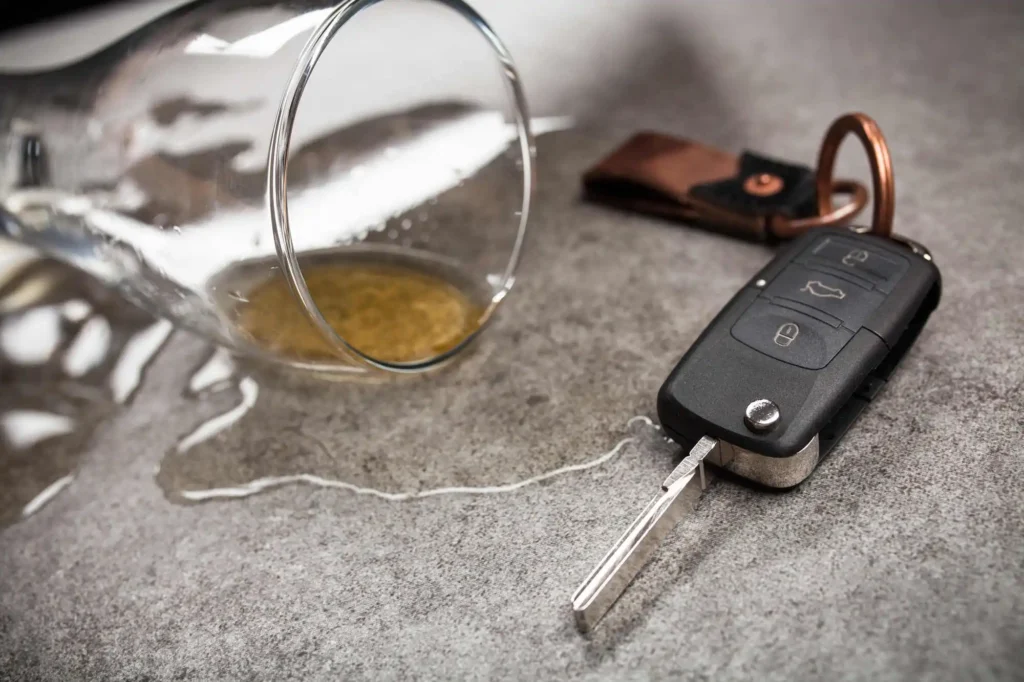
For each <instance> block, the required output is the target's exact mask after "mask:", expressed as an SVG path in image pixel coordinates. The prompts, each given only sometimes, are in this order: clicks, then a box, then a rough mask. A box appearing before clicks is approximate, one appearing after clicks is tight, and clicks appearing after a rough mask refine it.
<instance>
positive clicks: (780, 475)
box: [658, 229, 941, 488]
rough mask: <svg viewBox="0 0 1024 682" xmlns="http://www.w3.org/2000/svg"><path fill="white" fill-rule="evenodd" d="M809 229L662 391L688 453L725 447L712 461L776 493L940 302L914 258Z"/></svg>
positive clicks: (823, 446) (930, 272) (884, 242)
mask: <svg viewBox="0 0 1024 682" xmlns="http://www.w3.org/2000/svg"><path fill="white" fill-rule="evenodd" d="M917 251H918V252H917V253H915V252H914V251H913V250H911V249H909V248H907V247H904V246H902V245H901V244H900V243H898V242H896V241H894V240H891V239H885V238H881V237H876V236H873V235H860V234H856V233H854V232H852V231H850V230H841V229H823V230H814V231H812V232H810V233H808V234H806V235H804V236H803V237H802V238H800V239H799V240H797V241H796V242H795V243H793V244H791V245H790V246H789V247H788V248H786V249H785V250H783V251H781V252H780V253H779V255H778V256H777V257H776V258H775V259H774V260H773V261H772V262H771V263H769V264H768V265H767V266H766V267H765V268H763V269H762V270H761V272H759V273H757V275H755V276H754V277H753V278H752V279H751V280H750V282H749V283H748V284H747V286H745V287H744V288H743V289H741V290H740V291H739V293H737V294H736V295H735V296H734V297H733V299H732V300H731V301H730V302H729V303H728V304H727V305H726V306H725V308H724V309H723V310H722V312H721V313H719V315H718V316H717V317H716V318H715V320H714V321H713V322H712V323H711V324H710V325H709V326H708V328H707V329H706V330H705V331H704V333H703V334H701V336H700V338H698V339H697V341H696V342H695V343H694V344H693V346H692V347H691V348H690V350H689V351H688V352H687V353H686V355H685V356H683V359H682V360H681V361H680V362H679V364H678V365H677V366H676V368H675V369H674V370H673V371H672V373H671V374H670V375H669V377H668V379H667V380H666V381H665V383H664V385H663V386H662V388H661V390H660V391H659V393H658V417H659V418H660V420H661V424H662V427H663V428H664V429H665V431H666V433H667V434H668V435H670V436H671V437H672V438H673V440H675V441H677V442H679V443H680V444H682V445H684V446H689V445H692V444H693V443H696V442H697V441H698V440H700V438H702V437H704V436H711V437H713V438H716V439H718V441H719V447H718V448H717V450H716V451H715V452H714V453H712V455H710V456H709V458H708V461H709V462H711V463H713V464H716V465H718V466H720V467H722V468H724V469H726V470H728V471H730V472H732V473H734V474H736V475H737V476H740V477H742V478H744V479H748V480H750V481H753V482H755V483H759V484H761V485H764V486H768V487H771V488H789V487H792V486H795V485H797V484H798V483H800V482H801V481H803V480H804V479H805V478H807V476H809V475H810V473H811V472H812V471H813V470H814V467H815V465H816V464H817V463H818V461H819V460H820V459H821V458H822V457H823V456H825V455H826V454H827V453H828V452H829V451H830V450H831V449H832V448H833V447H834V446H835V444H836V443H837V442H838V441H839V439H840V438H841V437H842V436H843V434H844V433H845V432H846V430H847V429H848V428H849V427H850V426H851V425H852V424H853V422H854V420H856V418H857V417H858V416H859V415H860V413H861V411H862V410H863V409H864V408H865V407H866V406H867V405H868V404H869V403H870V402H871V400H872V399H873V398H874V397H875V396H876V395H877V394H878V392H879V390H881V388H882V387H884V386H885V382H886V380H887V379H888V378H889V375H890V374H891V373H892V371H893V369H894V368H895V366H896V365H897V364H898V363H899V361H900V359H901V358H902V357H903V355H904V354H905V353H906V352H907V350H908V349H909V348H910V346H911V345H912V344H913V343H914V340H915V339H916V338H917V335H918V333H919V332H920V331H921V329H922V327H923V326H924V324H925V322H926V321H927V319H928V316H929V315H930V314H931V312H932V311H933V310H934V309H935V307H936V305H938V302H939V296H940V292H941V283H940V282H941V280H940V277H939V271H938V268H936V267H935V265H934V263H932V261H931V259H930V257H929V256H927V254H926V252H924V251H923V250H922V249H920V248H918V249H917Z"/></svg>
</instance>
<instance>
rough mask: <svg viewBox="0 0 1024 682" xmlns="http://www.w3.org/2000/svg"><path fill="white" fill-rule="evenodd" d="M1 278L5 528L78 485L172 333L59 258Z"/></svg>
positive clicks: (0, 507)
mask: <svg viewBox="0 0 1024 682" xmlns="http://www.w3.org/2000/svg"><path fill="white" fill-rule="evenodd" d="M0 278H2V279H0V384H2V386H3V390H2V391H0V527H3V526H6V525H9V524H10V523H13V522H14V521H17V520H18V519H20V518H23V517H26V516H29V515H31V514H33V513H35V512H36V511H38V510H39V509H41V508H42V507H43V506H44V505H45V504H47V503H48V502H49V501H50V500H52V499H53V498H55V497H56V496H57V495H58V494H59V493H60V492H62V491H63V490H65V489H66V488H67V487H68V486H69V485H70V484H71V483H72V481H73V480H74V477H75V473H76V471H77V469H78V466H79V464H80V460H81V458H82V456H83V455H84V453H85V452H86V450H87V447H88V444H89V441H90V439H91V437H92V435H93V433H94V431H95V429H96V428H97V426H98V425H100V424H102V423H104V421H106V420H108V419H109V418H111V417H112V416H113V415H114V414H116V413H117V412H118V411H119V410H120V408H121V406H122V405H123V404H125V403H127V402H128V401H129V400H130V399H131V397H132V395H133V394H134V393H135V391H136V390H137V389H138V387H139V384H140V382H141V381H142V377H143V374H144V372H145V369H146V366H147V365H148V364H149V362H150V361H151V360H152V359H153V358H154V357H155V356H156V354H157V353H158V352H159V350H160V348H161V347H162V346H163V345H164V343H165V342H166V341H167V339H168V337H169V336H170V334H171V331H172V327H171V324H170V323H169V322H167V321H165V320H154V319H153V318H152V317H151V316H150V315H148V314H146V313H144V312H142V311H140V310H139V309H137V308H135V307H134V306H131V305H129V304H127V303H125V302H124V301H123V300H121V299H120V298H119V297H118V296H117V295H116V294H114V293H112V292H110V291H109V290H107V289H105V288H104V287H103V286H102V285H100V284H99V283H98V282H96V281H95V280H93V279H92V278H90V277H88V276H87V275H84V274H82V273H80V272H78V271H77V270H75V269H73V268H71V267H69V266H66V265H63V264H61V263H58V262H56V261H52V260H48V259H37V260H32V261H30V262H28V263H25V264H22V265H20V266H17V267H15V268H13V269H11V270H9V271H8V272H5V273H0Z"/></svg>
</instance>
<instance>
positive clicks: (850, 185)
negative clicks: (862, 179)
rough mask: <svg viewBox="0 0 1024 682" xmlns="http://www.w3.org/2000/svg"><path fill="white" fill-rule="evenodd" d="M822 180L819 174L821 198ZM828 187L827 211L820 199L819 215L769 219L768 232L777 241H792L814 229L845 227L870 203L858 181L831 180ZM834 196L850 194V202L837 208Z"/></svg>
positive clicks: (865, 190)
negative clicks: (791, 239) (833, 200)
mask: <svg viewBox="0 0 1024 682" xmlns="http://www.w3.org/2000/svg"><path fill="white" fill-rule="evenodd" d="M820 180H821V174H820V172H819V174H818V185H817V191H818V193H819V194H818V196H819V197H820V196H821V194H820V193H821V183H820ZM828 187H829V188H830V190H831V191H826V192H825V194H826V195H827V197H828V198H827V201H828V204H829V205H828V208H827V209H826V210H825V211H822V210H821V199H820V198H819V199H818V207H819V208H818V213H819V215H816V216H812V217H810V218H797V219H795V220H793V219H787V218H784V217H782V216H773V217H771V218H769V225H768V231H769V232H770V233H771V235H772V236H774V237H776V238H777V239H790V238H792V237H795V236H797V235H799V234H800V233H801V232H804V231H805V230H809V229H811V228H813V227H832V226H833V225H843V224H844V223H846V222H847V221H848V220H850V219H851V218H853V216H855V215H857V214H858V213H860V212H861V210H862V209H863V208H864V207H865V206H866V205H867V203H868V190H867V188H865V187H864V185H862V184H860V183H859V182H857V181H856V180H832V179H831V178H829V184H828ZM833 194H849V195H850V200H849V201H848V202H846V203H845V204H843V205H842V206H839V207H838V208H837V207H835V206H833V205H832V195H833Z"/></svg>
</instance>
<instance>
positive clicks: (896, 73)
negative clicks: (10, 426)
mask: <svg viewBox="0 0 1024 682" xmlns="http://www.w3.org/2000/svg"><path fill="white" fill-rule="evenodd" d="M479 4H480V7H481V10H482V11H483V13H484V14H485V15H488V16H490V17H491V19H492V21H493V23H494V24H495V26H496V29H497V31H498V32H499V33H500V34H502V35H505V36H507V40H508V42H509V44H510V47H511V48H512V51H513V53H514V54H516V56H517V58H518V59H519V61H520V62H521V63H522V64H523V70H524V78H525V82H526V83H527V86H528V89H530V90H529V92H530V93H531V94H532V95H533V100H534V102H535V104H534V113H535V114H572V115H575V116H577V117H578V120H579V122H578V125H577V126H576V127H575V128H574V129H572V130H569V131H566V132H561V133H554V134H551V135H548V136H544V137H542V138H541V139H540V143H539V156H540V190H539V194H538V200H537V204H536V212H535V218H534V220H533V221H532V226H531V227H532V234H531V242H530V245H529V252H528V254H527V259H526V261H525V265H524V267H523V272H522V279H521V281H520V283H519V284H518V285H517V288H516V291H515V292H514V296H513V297H512V298H511V299H510V301H509V303H508V304H507V307H506V308H504V309H503V312H502V315H501V319H500V321H499V323H498V324H497V326H496V328H494V329H493V330H491V331H490V333H489V334H488V335H487V336H486V338H485V339H484V340H483V342H482V343H481V344H480V345H479V347H478V348H477V349H476V350H475V352H474V353H472V354H471V355H470V356H469V357H467V358H466V359H465V360H464V361H462V362H461V363H459V364H458V365H457V366H455V367H453V368H451V369H450V370H449V371H447V372H445V373H443V374H442V375H440V376H437V377H432V378H430V379H428V380H424V381H420V382H412V383H405V384H402V385H401V386H399V387H396V386H395V385H392V384H387V385H382V386H369V387H367V386H327V385H323V384H319V383H307V382H304V381H300V380H297V379H292V378H287V377H284V378H282V377H279V376H262V375H260V376H255V375H254V377H253V381H254V382H255V385H257V386H258V387H259V393H258V397H256V400H255V406H254V407H253V408H252V410H251V411H250V413H249V414H248V415H246V417H245V419H246V421H245V422H243V423H244V424H245V425H246V426H245V428H243V429H236V430H233V431H230V432H228V433H226V434H225V435H223V436H222V437H218V438H216V439H214V440H212V441H210V442H208V443H206V444H204V445H203V446H202V447H199V448H196V449H193V450H189V451H188V452H187V453H185V454H184V455H179V454H177V453H175V452H173V449H174V446H175V443H177V442H178V440H179V439H180V438H181V436H182V435H183V434H186V433H188V432H189V431H190V430H191V429H193V428H194V427H195V425H196V423H197V419H198V415H199V413H200V412H202V411H203V410H214V411H216V409H221V410H224V409H230V408H231V406H233V405H235V404H236V403H238V401H239V400H240V393H239V389H238V388H233V389H229V390H225V391H222V392H220V393H216V394H212V395H210V396H206V397H202V398H199V399H193V398H188V397H185V396H183V393H182V390H183V387H184V382H185V377H186V376H187V375H188V373H189V372H190V371H191V370H192V369H193V368H194V367H196V366H197V365H198V364H199V363H201V362H202V361H203V359H204V356H205V354H206V352H207V350H206V345H205V344H204V343H203V342H202V341H200V340H198V339H196V338H194V337H191V336H189V335H186V334H184V333H176V334H174V335H173V336H172V338H171V341H170V342H169V344H168V345H167V347H166V348H165V349H164V351H163V352H162V353H160V354H159V356H158V357H157V358H156V360H155V362H154V364H153V365H152V366H151V368H150V370H149V372H148V374H147V376H146V378H145V381H144V382H143V383H142V386H141V388H140V390H139V392H138V394H137V395H136V396H135V398H134V401H133V403H132V405H131V407H130V408H129V409H126V410H123V411H122V412H121V413H120V414H118V415H117V416H116V417H115V418H113V419H111V420H109V421H107V422H105V423H104V424H103V425H102V426H101V427H100V428H99V429H98V430H97V431H96V433H94V434H93V436H92V438H91V439H90V441H89V443H88V445H87V447H86V449H85V451H84V453H83V455H82V457H81V460H80V462H79V464H78V468H77V472H76V474H75V479H74V481H73V482H72V484H71V485H69V486H68V487H67V489H66V490H64V491H63V493H62V494H61V495H59V496H57V497H56V498H55V499H53V500H52V501H51V502H50V503H49V504H47V505H46V506H45V507H44V508H42V509H41V510H39V511H38V512H37V513H35V514H33V515H32V516H30V517H28V518H26V519H25V520H24V521H21V522H18V523H14V524H12V525H9V526H8V527H6V528H3V529H2V530H0V678H3V679H18V680H22V679H36V678H40V679H55V680H56V679H60V680H67V679H197V680H199V679H203V680H209V679H273V680H282V679H367V678H369V679H400V678H401V679H406V678H423V679H430V678H433V679H493V678H517V679H531V680H532V679H552V678H555V679H560V678H572V679H580V678H585V679H653V678H674V679H714V680H731V679H763V680H769V679H770V680H803V679H865V680H867V679H871V680H878V679H912V680H923V679H947V680H966V679H978V680H995V679H1000V680H1003V679H1022V678H1024V526H1022V523H1024V493H1022V491H1024V447H1022V437H1024V418H1022V416H1021V415H1022V411H1021V410H1022V405H1024V393H1022V386H1024V304H1022V296H1024V274H1022V273H1024V269H1022V266H1021V260H1022V259H1024V227H1022V224H1021V216H1022V215H1024V192H1022V182H1024V99H1022V97H1024V75H1022V74H1024V72H1022V70H1021V64H1022V63H1024V9H1022V7H1021V5H1020V4H1019V3H1018V4H1016V5H1015V4H1014V3H1012V2H1006V3H990V2H973V3H959V2H933V3H923V2H898V3H897V2H889V3H886V2H842V3H841V2H816V1H814V0H805V1H802V2H779V3H761V2H753V1H751V2H740V1H739V0H728V1H720V2H715V3H710V2H650V3H630V4H629V7H628V8H626V7H620V5H619V4H617V3H612V2H598V3H594V4H593V7H589V4H588V8H586V9H584V8H582V7H580V6H579V5H582V4H583V3H574V2H573V1H572V0H564V1H562V2H546V3H545V2H541V1H540V0H537V1H536V2H533V3H531V4H530V7H532V8H533V10H535V11H534V13H533V14H532V15H531V14H530V12H527V11H526V9H517V8H519V7H520V3H498V2H496V1H495V2H480V3H479ZM573 5H575V7H574V6H573ZM524 7H525V5H524ZM520 13H521V14H522V16H519V14H520ZM531 83H534V85H531ZM856 110H862V111H865V112H868V113H869V114H871V115H872V116H873V117H875V118H876V119H877V120H878V121H879V123H880V124H881V126H882V129H883V130H884V131H885V133H886V135H887V137H888V139H889V142H890V144H891V147H892V154H893V161H894V166H895V169H896V178H897V188H898V201H897V209H896V216H897V217H896V226H897V230H898V231H899V232H901V233H903V234H905V235H907V236H909V237H912V238H913V239H916V240H918V241H921V242H923V243H925V244H927V245H928V246H929V247H930V249H931V250H932V252H933V254H934V256H935V261H936V262H937V264H938V265H939V267H940V268H941V270H942V274H943V278H944V297H943V300H942V303H941V305H940V307H939V309H938V310H937V312H936V313H935V314H934V316H933V318H932V321H931V323H930V324H929V326H928V327H927V328H926V329H925V331H924V333H923V335H922V336H921V338H920V340H919V341H918V343H917V345H916V346H915V347H914V349H913V350H912V351H911V352H910V354H909V355H908V356H907V358H906V359H905V361H904V363H903V366H902V367H901V369H900V370H899V371H898V372H897V374H896V375H895V377H894V379H893V381H892V382H891V383H890V385H889V386H888V388H887V390H886V392H885V393H884V394H883V395H882V396H881V397H880V398H879V399H878V400H877V401H876V402H875V403H874V404H873V405H872V406H871V408H870V409H869V410H868V411H867V412H866V413H865V414H864V415H863V416H862V418H861V420H860V422H859V424H858V426H857V427H856V428H855V429H854V430H853V431H852V432H851V433H850V434H849V435H848V436H847V437H846V439H845V440H844V442H843V443H842V444H841V446H840V447H839V448H837V450H835V451H834V452H833V453H832V455H831V456H830V457H829V458H828V459H827V460H826V461H825V462H824V463H823V464H822V465H821V467H820V468H819V469H818V470H817V472H816V473H815V474H814V475H813V476H812V477H811V478H810V479H809V480H808V481H806V482H805V483H804V484H803V485H802V486H800V487H799V488H798V489H797V490H795V491H793V492H790V493H786V494H768V493H764V492H757V491H753V490H750V489H747V488H744V487H742V486H739V485H737V484H735V483H732V482H728V481H719V482H718V483H716V484H715V486H714V487H713V488H712V489H711V490H710V491H709V493H708V494H707V495H706V496H705V499H704V501H703V502H702V504H701V507H700V508H699V510H698V512H697V514H696V515H695V517H694V518H693V519H691V520H689V521H687V522H685V523H684V524H682V525H681V526H680V527H679V528H678V530H677V532H674V533H673V534H672V535H671V536H670V537H669V539H668V541H667V542H666V543H665V545H664V546H663V547H662V549H661V551H660V552H659V553H658V554H657V556H656V557H655V559H654V560H653V562H652V563H651V564H650V565H649V566H648V567H647V569H646V570H645V571H644V573H643V574H642V575H641V576H640V578H639V579H638V580H637V581H636V583H635V584H634V585H633V586H632V587H631V588H630V589H629V590H628V592H627V593H626V595H625V596H624V597H623V599H622V600H621V602H620V603H619V604H618V605H617V607H616V608H615V609H614V610H613V611H612V612H611V614H610V615H609V617H608V618H607V619H606V621H605V622H604V623H603V626H602V627H601V628H600V629H599V630H598V631H597V632H596V633H595V634H593V635H592V636H590V637H582V636H580V635H579V634H578V633H577V632H576V630H575V628H574V626H573V622H572V616H571V613H570V609H569V597H570V595H571V593H572V591H573V590H574V589H575V587H576V586H577V584H578V583H579V582H580V580H581V579H582V578H583V577H584V576H585V575H586V574H587V573H588V572H589V570H590V569H591V567H592V566H593V565H594V563H595V562H596V561H597V560H598V559H599V558H600V557H601V556H602V555H603V553H604V552H605V551H606V549H607V548H608V547H609V545H610V543H611V542H612V541H613V540H614V539H615V538H616V537H617V536H618V534H619V533H620V532H621V531H622V530H623V529H624V528H625V527H626V525H628V523H629V522H630V521H631V520H632V518H633V516H634V515H635V514H636V513H637V512H638V510H639V509H640V508H641V507H642V505H643V504H644V503H645V502H646V499H647V498H648V497H649V496H650V495H651V494H652V493H653V492H654V491H655V490H656V489H657V485H658V483H659V482H660V481H661V480H662V478H663V477H664V475H665V474H666V473H667V472H668V471H670V470H671V468H672V466H673V462H674V460H675V458H676V457H677V456H678V452H677V449H676V448H674V447H672V446H671V445H669V444H668V443H666V442H664V441H663V440H662V439H661V437H660V434H659V433H658V432H657V430H656V429H655V428H654V427H653V426H651V425H650V424H649V423H647V422H646V421H645V420H643V419H634V420H633V421H632V422H630V420H631V419H632V418H634V417H636V416H638V415H640V416H646V417H651V418H654V417H655V412H654V398H655V393H656V391H657V388H658V386H659V385H660V383H661V381H662V380H663V378H664V377H665V375H666V374H667V372H668V371H669V370H670V369H671V367H672V366H673V364H674V362H675V361H676V360H677V359H678V357H679V356H680V355H681V354H682V352H683V351H684V350H685V349H686V348H687V347H688V345H689V344H690V343H691V342H692V341H693V340H694V339H695V338H696V336H697V334H699V332H700V331H701V330H702V329H703V328H704V326H705V325H706V324H707V323H708V322H709V321H710V319H711V318H712V316H713V315H714V314H715V313H716V312H717V311H718V310H719V308H720V306H722V304H724V303H725V302H726V301H727V300H728V298H729V297H730V296H731V295H732V294H733V293H734V292H735V290H736V289H737V288H738V287H739V286H740V285H741V284H742V283H743V282H744V281H745V280H746V278H747V277H748V276H749V275H750V274H751V273H753V272H754V271H755V270H756V269H757V268H758V267H760V266H761V265H762V264H763V263H765V262H766V261H767V260H768V259H769V258H770V256H771V251H770V250H769V249H768V248H767V247H764V246H761V245H757V244H751V243H745V242H739V241H733V240H730V239H727V238H725V237H721V236H717V235H714V234H710V233H707V232H703V231H700V230H696V229H691V228H687V227H681V226H678V225H673V224H668V223H664V222H660V221H657V220H653V219H647V218H643V217H639V216H627V215H623V214H618V213H613V212H610V211H607V210H603V209H601V208H597V207H594V206H589V205H585V204H582V203H581V202H580V201H579V194H578V178H579V174H580V172H581V171H582V170H583V169H584V168H586V167H587V166H588V165H589V164H591V163H592V162H593V161H595V160H596V159H597V158H598V157H600V156H601V155H602V154H603V153H605V152H606V151H607V150H608V149H610V148H611V147H612V146H613V145H614V144H617V143H618V142H619V141H621V140H622V139H623V138H624V137H625V136H626V135H627V134H629V133H630V132H631V131H633V130H635V129H639V128H654V129H660V130H664V131H668V132H674V133H677V134H682V135H687V136H690V137H694V138H696V139H699V140H703V141H705V142H709V143H712V144H716V145H718V146H721V147H723V148H726V149H733V150H737V151H738V150H739V149H742V148H746V147H749V148H754V149H757V150H760V151H764V152H766V153H770V154H775V155H778V156H781V157H786V158H791V159H795V160H801V161H804V162H808V163H809V162H812V161H813V159H814V155H815V152H816V149H817V145H818V142H819V140H820V136H821V134H822V133H823V131H824V130H825V128H826V127H827V125H828V124H829V123H830V122H831V121H832V119H833V118H835V117H836V116H837V115H838V114H840V113H843V112H846V111H856ZM841 169H842V170H843V171H845V172H850V173H854V174H857V173H860V174H861V176H862V177H864V175H865V173H866V164H865V163H863V162H862V161H861V160H860V151H859V148H857V145H856V144H855V143H854V142H852V141H850V142H848V143H847V145H846V146H845V147H844V153H843V157H842V164H841ZM242 388H244V386H243V387H242ZM168 453H169V454H168ZM605 453H609V454H608V456H607V457H602V456H603V455H604V454H605ZM583 464H589V465H592V466H589V467H583V466H581V467H579V470H575V471H567V472H565V473H562V474H559V475H555V476H552V477H549V478H546V479H545V480H542V481H540V482H537V483H531V484H527V485H523V486H516V485H515V484H517V483H518V482H522V481H526V480H529V479H531V478H533V477H544V475H545V474H546V473H549V472H552V471H555V470H557V469H559V468H561V467H567V466H572V465H583ZM157 471H158V472H159V473H158V474H155V473H154V472H157ZM271 474H273V475H290V474H311V475H315V476H318V477H320V478H321V479H324V480H330V481H335V482H336V485H335V487H333V488H324V487H317V486H313V485H303V484H294V485H282V486H279V487H276V488H273V489H271V490H267V491H264V492H262V493H261V494H258V495H253V496H251V497H247V498H244V499H239V500H233V501H224V500H213V501H208V502H204V503H199V504H185V503H183V502H184V500H183V499H182V497H181V496H180V495H177V494H175V493H174V492H173V491H182V490H189V489H193V488H196V487H198V486H200V485H201V484H204V483H205V484H207V485H209V484H210V483H211V482H212V483H215V484H237V483H244V482H245V481H247V480H251V479H253V478H257V477H259V476H266V475H271ZM337 482H341V483H337ZM344 484H347V485H348V487H345V485H344ZM453 486H455V487H470V488H474V489H477V490H476V494H469V493H458V492H450V493H442V494H436V495H432V496H428V497H421V498H413V499H401V498H402V496H401V495H393V496H391V497H390V498H389V497H388V496H387V495H383V494H382V493H415V492H417V491H427V490H436V489H438V488H445V487H453ZM354 487H357V488H360V489H363V490H362V492H359V491H355V490H353V488H354ZM488 487H492V488H494V489H493V490H491V491H490V492H489V493H486V494H484V492H483V491H481V490H480V489H481V488H488ZM367 489H369V490H372V491H376V494H374V492H367ZM164 490H171V491H172V492H171V493H170V494H165V492H164Z"/></svg>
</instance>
